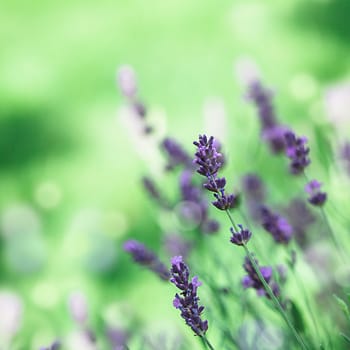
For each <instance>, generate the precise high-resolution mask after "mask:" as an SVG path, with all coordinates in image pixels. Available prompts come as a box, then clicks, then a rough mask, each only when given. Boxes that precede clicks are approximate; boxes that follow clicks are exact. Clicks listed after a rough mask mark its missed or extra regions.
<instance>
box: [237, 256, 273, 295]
mask: <svg viewBox="0 0 350 350" xmlns="http://www.w3.org/2000/svg"><path fill="white" fill-rule="evenodd" d="M253 259H255V258H254V257H253ZM255 263H256V265H257V266H259V264H258V260H257V259H255ZM243 268H244V270H245V271H246V272H247V275H246V276H244V277H243V279H242V285H243V288H245V289H246V288H254V289H255V290H256V293H257V294H258V295H259V296H266V297H267V298H270V296H269V294H268V293H267V292H266V291H265V288H264V285H263V283H262V282H261V280H260V278H259V276H258V274H257V273H256V271H255V269H254V266H253V264H252V262H251V261H250V259H249V258H248V257H245V260H244V264H243ZM259 270H260V273H261V275H262V277H263V278H264V280H265V282H266V283H267V284H269V285H270V287H271V289H272V292H273V293H274V294H275V296H278V295H279V288H278V285H277V284H276V283H275V282H274V281H273V280H272V267H271V266H262V267H259Z"/></svg>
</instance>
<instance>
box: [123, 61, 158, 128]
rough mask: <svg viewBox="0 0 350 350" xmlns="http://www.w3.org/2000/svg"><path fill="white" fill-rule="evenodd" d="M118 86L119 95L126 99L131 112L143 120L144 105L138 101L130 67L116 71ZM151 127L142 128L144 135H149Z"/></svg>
mask: <svg viewBox="0 0 350 350" xmlns="http://www.w3.org/2000/svg"><path fill="white" fill-rule="evenodd" d="M118 85H119V87H120V90H121V93H122V94H123V95H124V97H125V98H126V99H127V101H128V103H129V105H130V107H131V109H132V111H133V112H134V113H135V114H136V115H137V116H138V117H139V118H141V119H144V118H145V116H146V114H147V110H146V107H145V105H144V104H143V103H142V102H141V101H140V99H139V97H138V94H137V82H136V75H135V72H134V70H133V68H132V67H130V66H127V65H125V66H122V67H120V68H119V70H118ZM152 131H153V130H152V127H151V126H149V125H147V124H146V125H145V126H144V132H145V134H149V133H151V132H152Z"/></svg>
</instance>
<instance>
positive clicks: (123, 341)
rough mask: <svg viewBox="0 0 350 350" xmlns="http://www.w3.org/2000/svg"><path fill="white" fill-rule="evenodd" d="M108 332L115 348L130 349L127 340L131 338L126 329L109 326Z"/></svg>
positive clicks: (114, 349)
mask: <svg viewBox="0 0 350 350" xmlns="http://www.w3.org/2000/svg"><path fill="white" fill-rule="evenodd" d="M106 334H107V338H108V340H109V342H110V344H111V345H112V349H113V350H127V349H128V347H127V341H128V339H129V334H128V333H127V332H126V331H124V330H122V329H119V328H115V327H109V328H108V329H107V331H106Z"/></svg>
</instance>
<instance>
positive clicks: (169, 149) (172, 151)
mask: <svg viewBox="0 0 350 350" xmlns="http://www.w3.org/2000/svg"><path fill="white" fill-rule="evenodd" d="M161 147H162V149H163V150H164V152H165V153H166V155H167V157H168V164H167V165H166V170H168V171H170V170H173V169H174V168H176V167H177V166H178V165H183V166H185V167H186V168H192V167H193V165H192V161H191V158H190V156H189V155H188V154H187V152H186V151H185V150H184V149H183V148H182V146H181V145H180V144H179V143H178V142H177V141H176V140H174V139H172V138H165V139H164V140H163V142H162V144H161Z"/></svg>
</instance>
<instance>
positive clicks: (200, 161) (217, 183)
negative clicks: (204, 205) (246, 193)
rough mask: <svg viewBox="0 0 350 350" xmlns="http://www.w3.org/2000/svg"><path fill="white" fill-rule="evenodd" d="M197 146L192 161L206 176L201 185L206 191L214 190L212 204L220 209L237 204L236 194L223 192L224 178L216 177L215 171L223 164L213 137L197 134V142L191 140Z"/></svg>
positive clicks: (237, 197) (230, 207)
mask: <svg viewBox="0 0 350 350" xmlns="http://www.w3.org/2000/svg"><path fill="white" fill-rule="evenodd" d="M193 144H194V145H195V146H197V152H196V153H195V159H194V163H196V164H197V165H199V167H198V169H197V172H198V173H199V174H201V175H203V176H205V177H206V178H207V182H206V183H205V184H204V185H203V186H204V187H205V188H206V189H207V190H208V191H211V192H214V197H215V198H216V201H214V202H212V204H213V205H214V206H215V207H216V208H218V209H220V210H228V209H232V208H235V207H237V206H238V205H239V196H238V195H237V194H229V195H227V194H225V185H226V179H225V178H218V177H217V173H218V171H219V169H220V168H221V167H222V165H223V156H222V154H221V153H220V152H218V151H217V148H216V147H215V144H214V137H213V136H211V137H210V138H209V139H208V138H207V136H206V135H203V136H202V135H199V140H198V142H197V141H195V142H193Z"/></svg>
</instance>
